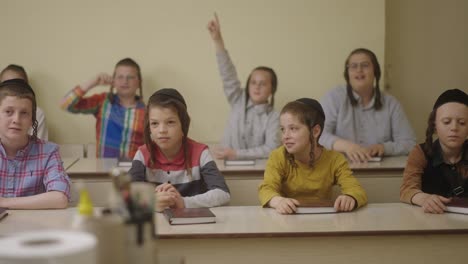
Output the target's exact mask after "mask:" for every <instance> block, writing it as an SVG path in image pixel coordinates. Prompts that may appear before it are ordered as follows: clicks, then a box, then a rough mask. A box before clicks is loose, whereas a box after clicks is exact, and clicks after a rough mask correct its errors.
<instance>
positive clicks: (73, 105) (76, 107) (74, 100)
mask: <svg viewBox="0 0 468 264" xmlns="http://www.w3.org/2000/svg"><path fill="white" fill-rule="evenodd" d="M111 84H112V76H111V75H109V74H107V73H100V74H98V75H97V76H95V77H93V78H91V79H90V80H88V81H85V82H83V83H82V84H81V85H78V86H76V87H75V88H73V89H72V90H71V91H69V92H68V93H67V94H66V95H65V96H64V97H63V98H62V101H61V102H60V107H61V108H62V109H63V110H66V111H68V112H71V113H83V114H94V113H96V111H97V110H98V108H99V105H100V103H101V102H102V101H103V96H105V95H94V96H91V97H87V98H84V97H83V96H84V95H85V94H86V93H87V92H88V91H89V90H91V89H93V88H94V87H96V86H99V85H111Z"/></svg>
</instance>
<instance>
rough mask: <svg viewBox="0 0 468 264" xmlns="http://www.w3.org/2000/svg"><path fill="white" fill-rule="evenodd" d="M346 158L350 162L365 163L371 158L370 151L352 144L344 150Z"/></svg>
mask: <svg viewBox="0 0 468 264" xmlns="http://www.w3.org/2000/svg"><path fill="white" fill-rule="evenodd" d="M346 156H347V157H348V159H349V160H351V162H366V161H368V160H370V159H371V158H372V157H371V154H370V150H369V149H367V148H364V147H362V146H360V145H358V144H352V145H351V146H350V147H349V148H348V149H347V150H346Z"/></svg>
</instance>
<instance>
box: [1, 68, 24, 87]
mask: <svg viewBox="0 0 468 264" xmlns="http://www.w3.org/2000/svg"><path fill="white" fill-rule="evenodd" d="M7 71H12V72H15V73H17V74H18V75H20V76H21V78H22V79H23V80H24V81H25V82H27V83H29V80H28V74H27V73H26V70H25V69H24V68H23V66H20V65H17V64H10V65H8V66H6V67H5V69H3V70H2V72H1V73H0V78H3V74H4V73H5V72H7Z"/></svg>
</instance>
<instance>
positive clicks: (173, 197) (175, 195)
mask: <svg viewBox="0 0 468 264" xmlns="http://www.w3.org/2000/svg"><path fill="white" fill-rule="evenodd" d="M154 191H155V192H156V193H157V194H161V198H163V199H166V202H164V205H165V207H164V208H166V207H172V208H185V202H184V198H183V197H182V195H181V194H180V193H179V191H178V190H177V189H176V188H175V187H174V186H173V185H172V184H170V183H163V184H160V185H158V186H156V188H155V190H154ZM164 193H167V194H164ZM158 198H159V196H158V195H157V196H156V199H158ZM156 201H158V200H156Z"/></svg>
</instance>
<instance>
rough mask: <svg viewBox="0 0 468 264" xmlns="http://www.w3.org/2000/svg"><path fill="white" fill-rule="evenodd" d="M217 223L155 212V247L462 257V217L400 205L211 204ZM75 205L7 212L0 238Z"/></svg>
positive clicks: (356, 257)
mask: <svg viewBox="0 0 468 264" xmlns="http://www.w3.org/2000/svg"><path fill="white" fill-rule="evenodd" d="M211 210H212V211H213V212H214V213H215V215H216V221H217V222H216V223H215V224H201V225H185V226H171V225H169V224H168V222H167V220H166V219H165V218H164V216H163V215H162V214H160V213H156V223H157V226H156V230H157V234H158V241H157V246H156V247H157V249H158V252H160V254H164V255H167V256H180V255H181V254H182V255H184V257H185V259H186V262H187V263H188V264H191V263H203V264H210V263H223V264H230V263H268V264H274V263H360V264H365V263H373V264H374V263H438V264H440V263H464V262H465V261H466V251H465V250H466V245H467V244H468V215H459V214H449V213H447V214H442V215H432V214H425V213H423V212H422V209H421V208H419V207H416V206H411V205H407V204H402V203H386V204H369V205H368V206H366V207H364V208H361V209H359V210H357V211H355V212H351V213H340V214H319V215H280V214H278V213H276V212H275V211H274V210H273V209H270V208H261V207H259V206H233V207H218V208H212V209H211ZM75 211H76V208H68V209H65V210H10V215H9V216H8V217H6V218H5V219H3V220H2V222H1V223H0V236H6V235H11V234H13V233H16V232H19V231H30V230H38V229H41V230H44V229H57V228H62V229H68V228H70V223H71V221H72V217H73V214H74V213H75Z"/></svg>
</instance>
